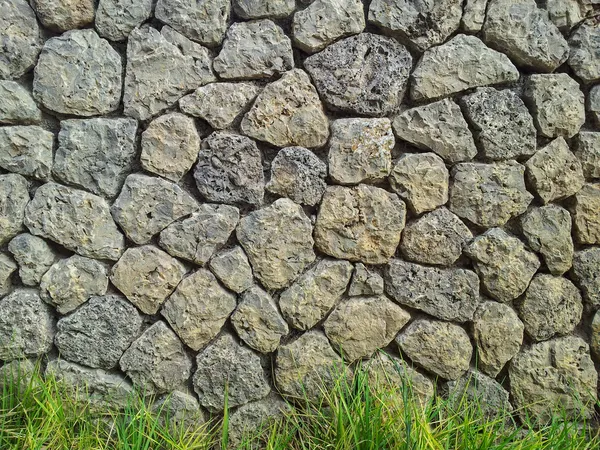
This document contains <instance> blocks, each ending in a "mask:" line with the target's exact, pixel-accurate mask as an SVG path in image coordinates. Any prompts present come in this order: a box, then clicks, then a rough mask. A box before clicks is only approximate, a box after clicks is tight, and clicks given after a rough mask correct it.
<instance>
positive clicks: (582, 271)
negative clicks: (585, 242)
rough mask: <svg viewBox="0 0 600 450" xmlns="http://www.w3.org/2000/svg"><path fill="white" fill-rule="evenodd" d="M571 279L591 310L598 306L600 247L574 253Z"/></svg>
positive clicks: (599, 299) (599, 303) (599, 298)
mask: <svg viewBox="0 0 600 450" xmlns="http://www.w3.org/2000/svg"><path fill="white" fill-rule="evenodd" d="M572 274H573V279H574V281H575V282H576V283H577V286H579V288H580V289H581V292H582V294H583V299H584V300H585V301H586V303H587V304H588V305H589V306H591V307H592V308H594V309H596V308H598V307H599V306H600V247H590V248H586V249H583V250H579V251H578V252H575V257H574V258H573V271H572Z"/></svg>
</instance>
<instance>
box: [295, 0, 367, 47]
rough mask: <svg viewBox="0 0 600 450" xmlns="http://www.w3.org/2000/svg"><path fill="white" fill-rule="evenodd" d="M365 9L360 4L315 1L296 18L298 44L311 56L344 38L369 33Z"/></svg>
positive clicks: (356, 0) (345, 0) (347, 0)
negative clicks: (366, 29)
mask: <svg viewBox="0 0 600 450" xmlns="http://www.w3.org/2000/svg"><path fill="white" fill-rule="evenodd" d="M365 25H366V23H365V13H364V5H363V4H362V2H361V1H360V0H315V1H313V2H312V3H311V4H310V5H309V6H308V7H307V8H306V9H302V10H299V11H298V12H296V14H294V19H293V21H292V36H293V38H294V44H295V45H296V47H298V48H299V49H300V50H303V51H305V52H307V53H315V52H318V51H321V50H323V49H324V48H325V47H327V46H328V45H329V44H332V43H333V42H335V41H337V40H338V39H340V38H344V37H347V36H350V35H352V34H358V33H361V32H362V31H363V30H364V29H365Z"/></svg>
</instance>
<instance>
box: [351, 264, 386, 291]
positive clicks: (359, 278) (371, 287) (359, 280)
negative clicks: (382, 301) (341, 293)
mask: <svg viewBox="0 0 600 450" xmlns="http://www.w3.org/2000/svg"><path fill="white" fill-rule="evenodd" d="M379 294H383V277H382V276H381V275H379V274H378V273H377V272H373V271H371V270H369V269H368V268H367V267H366V266H365V265H364V264H363V263H356V265H355V266H354V272H353V273H352V281H351V282H350V287H349V288H348V295H349V296H351V297H356V296H362V295H367V296H371V295H379Z"/></svg>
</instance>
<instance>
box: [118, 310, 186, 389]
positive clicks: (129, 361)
mask: <svg viewBox="0 0 600 450" xmlns="http://www.w3.org/2000/svg"><path fill="white" fill-rule="evenodd" d="M120 366H121V370H122V371H123V372H126V373H127V376H129V378H131V380H132V381H133V384H134V385H136V386H137V387H138V388H140V389H141V390H142V391H143V392H144V394H146V395H152V394H163V393H166V392H170V391H172V390H174V389H176V388H177V387H178V386H180V385H182V384H183V383H185V381H186V380H187V379H188V378H189V377H190V375H191V372H192V361H191V360H190V357H189V356H188V355H187V353H186V351H185V349H184V348H183V345H182V344H181V341H180V340H179V339H177V335H176V334H175V333H173V331H171V329H170V328H169V327H167V326H166V325H165V323H164V322H161V321H158V322H155V323H154V324H153V325H151V326H150V327H149V328H147V329H146V331H144V333H143V334H142V335H141V336H140V337H139V338H138V339H136V340H135V341H134V342H133V344H131V346H130V347H129V348H128V349H127V350H126V351H125V353H124V354H123V356H122V357H121V361H120Z"/></svg>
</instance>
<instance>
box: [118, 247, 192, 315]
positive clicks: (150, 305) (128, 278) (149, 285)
mask: <svg viewBox="0 0 600 450" xmlns="http://www.w3.org/2000/svg"><path fill="white" fill-rule="evenodd" d="M185 272H186V269H185V267H184V265H183V264H182V263H180V262H179V261H178V260H176V259H175V258H172V257H171V256H169V255H168V254H166V253H165V252H163V251H162V250H159V249H158V248H156V247H154V246H153V245H144V246H142V247H132V248H128V249H127V250H126V251H125V253H123V256H121V259H119V261H117V263H116V264H115V265H114V266H113V267H112V270H111V273H110V281H111V283H112V284H114V285H115V287H116V288H117V289H118V290H119V291H121V292H122V293H123V294H124V295H125V297H127V299H128V300H129V301H130V302H131V303H133V304H134V305H135V306H137V307H138V308H139V309H140V310H141V311H142V312H143V313H146V314H156V313H157V312H158V310H159V308H160V305H161V304H162V303H163V302H164V301H165V300H166V298H167V297H168V296H169V295H171V293H172V292H173V291H174V290H175V288H176V287H177V285H178V284H179V282H180V281H181V279H182V278H183V275H184V274H185Z"/></svg>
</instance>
